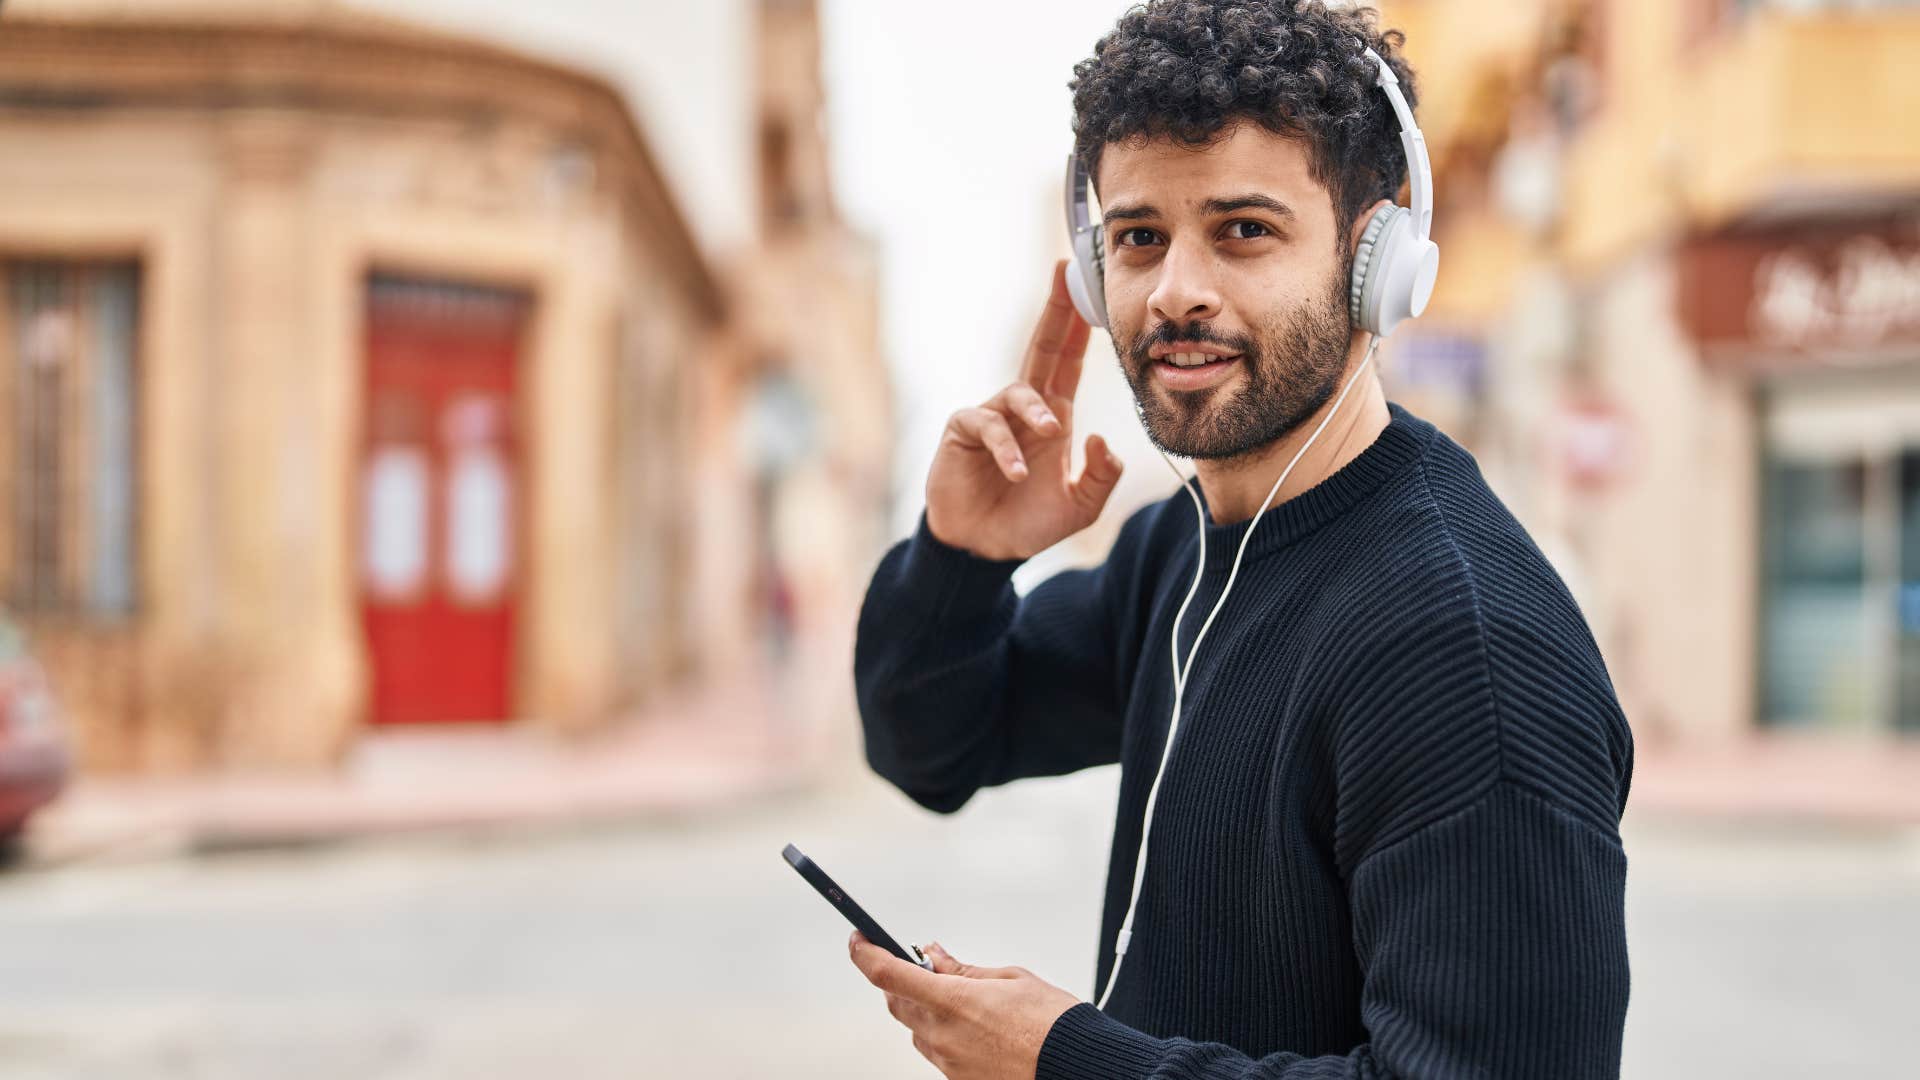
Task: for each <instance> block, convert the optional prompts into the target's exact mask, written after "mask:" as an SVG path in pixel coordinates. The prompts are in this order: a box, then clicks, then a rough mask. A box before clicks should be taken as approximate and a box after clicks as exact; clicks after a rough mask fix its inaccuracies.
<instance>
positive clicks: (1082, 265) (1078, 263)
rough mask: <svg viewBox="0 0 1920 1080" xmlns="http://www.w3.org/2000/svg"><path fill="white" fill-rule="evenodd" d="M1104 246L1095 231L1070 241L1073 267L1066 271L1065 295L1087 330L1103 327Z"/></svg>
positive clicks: (1105, 292)
mask: <svg viewBox="0 0 1920 1080" xmlns="http://www.w3.org/2000/svg"><path fill="white" fill-rule="evenodd" d="M1106 263H1107V260H1106V244H1105V243H1104V242H1103V238H1102V237H1101V235H1100V230H1099V229H1098V228H1097V227H1096V228H1092V229H1088V230H1087V231H1085V232H1082V233H1078V234H1076V235H1075V236H1074V238H1073V265H1072V266H1070V267H1068V268H1067V295H1068V296H1070V297H1072V298H1073V306H1074V310H1076V311H1078V312H1080V317H1081V318H1083V319H1085V320H1087V325H1088V326H1094V327H1101V328H1104V327H1105V326H1106V325H1107V282H1106V268H1107V267H1106Z"/></svg>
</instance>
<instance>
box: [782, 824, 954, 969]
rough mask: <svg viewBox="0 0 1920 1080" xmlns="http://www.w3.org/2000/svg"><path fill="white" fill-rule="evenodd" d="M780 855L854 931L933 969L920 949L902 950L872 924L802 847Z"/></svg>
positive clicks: (786, 848) (790, 845)
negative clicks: (806, 854)
mask: <svg viewBox="0 0 1920 1080" xmlns="http://www.w3.org/2000/svg"><path fill="white" fill-rule="evenodd" d="M780 855H781V857H782V858H784V859H786V860H787V865H788V866H791V867H793V868H794V869H795V870H797V871H799V873H800V876H801V877H803V878H806V879H807V884H809V885H812V886H813V887H814V889H815V890H816V891H818V892H819V893H820V895H821V896H824V897H826V898H827V903H829V904H832V905H833V906H834V908H835V910H837V911H839V912H840V914H842V915H845V916H846V917H847V921H848V922H850V923H852V924H853V928H854V929H855V930H858V931H860V933H861V935H862V936H864V937H865V938H866V939H867V940H868V941H871V942H873V943H874V944H875V945H878V946H880V947H881V948H883V949H885V950H887V951H888V952H890V953H892V954H893V955H895V956H897V957H899V958H900V959H902V960H905V961H906V962H907V963H909V964H918V965H919V966H921V967H923V968H926V969H927V970H928V971H932V970H933V961H931V960H929V959H927V958H926V956H925V954H923V953H921V951H920V946H918V945H913V944H909V945H908V946H907V947H906V948H901V947H900V943H899V942H897V941H895V940H894V939H893V935H892V934H889V933H887V932H886V931H885V930H882V929H880V924H879V923H877V922H874V921H873V916H871V915H868V914H867V912H866V909H864V908H862V907H861V906H860V905H859V904H856V903H854V901H853V897H851V896H848V895H847V891H846V890H845V889H842V888H841V887H840V886H839V885H837V884H835V883H834V880H833V879H832V878H830V877H828V876H827V872H826V871H825V870H822V869H820V866H819V864H818V863H816V862H814V861H813V860H812V859H809V858H807V857H806V856H805V855H802V854H800V849H799V848H797V847H794V846H793V845H792V844H788V845H787V846H786V847H785V848H783V849H782V850H781V852H780Z"/></svg>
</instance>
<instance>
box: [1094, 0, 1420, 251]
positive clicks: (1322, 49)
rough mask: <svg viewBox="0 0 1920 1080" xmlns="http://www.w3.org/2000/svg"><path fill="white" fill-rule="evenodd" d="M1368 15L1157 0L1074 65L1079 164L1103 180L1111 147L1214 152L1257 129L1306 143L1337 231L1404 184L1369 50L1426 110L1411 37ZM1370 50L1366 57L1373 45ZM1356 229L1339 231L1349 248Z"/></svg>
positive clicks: (1394, 125) (1395, 123)
mask: <svg viewBox="0 0 1920 1080" xmlns="http://www.w3.org/2000/svg"><path fill="white" fill-rule="evenodd" d="M1378 20H1379V13H1378V12H1376V11H1375V10H1374V9H1373V8H1370V7H1360V8H1330V7H1328V6H1327V5H1326V4H1325V3H1324V2H1323V0H1150V2H1148V3H1145V4H1139V5H1136V6H1134V7H1133V8H1131V9H1129V10H1128V11H1127V12H1126V14H1124V15H1122V16H1121V17H1120V21H1119V22H1118V23H1116V24H1115V25H1114V28H1113V30H1112V31H1111V32H1110V33H1108V34H1107V35H1106V36H1104V37H1102V38H1101V39H1100V40H1099V42H1098V43H1096V44H1095V45H1094V47H1093V55H1092V56H1089V57H1088V58H1086V59H1085V60H1082V61H1080V62H1079V63H1078V64H1075V65H1074V66H1073V81H1072V82H1070V83H1068V84H1067V85H1068V87H1069V88H1070V89H1071V90H1072V91H1073V135H1074V147H1073V149H1074V153H1076V154H1078V155H1079V156H1080V160H1081V161H1083V162H1085V163H1086V166H1087V172H1088V174H1089V175H1098V173H1097V170H1098V167H1099V165H1100V154H1101V152H1102V151H1103V150H1104V149H1105V148H1106V147H1107V145H1108V144H1110V143H1117V142H1123V141H1128V140H1140V139H1150V138H1154V137H1157V136H1161V135H1165V136H1168V137H1170V138H1172V139H1174V140H1175V141H1177V142H1180V143H1183V144H1186V145H1189V146H1194V147H1200V146H1206V145H1208V144H1210V143H1211V142H1213V141H1214V140H1215V139H1216V138H1217V137H1218V136H1220V134H1221V133H1222V131H1223V130H1224V129H1226V128H1228V127H1230V126H1231V125H1233V124H1235V123H1237V122H1239V121H1241V120H1245V119H1251V120H1253V121H1255V122H1257V123H1259V124H1260V125H1261V126H1262V127H1264V128H1266V129H1267V130H1269V131H1272V132H1274V133H1275V134H1278V135H1285V136H1289V137H1293V138H1300V139H1303V140H1304V141H1305V143H1306V146H1307V151H1308V162H1309V169H1310V171H1311V174H1312V176H1313V178H1314V179H1315V180H1318V181H1319V182H1320V183H1321V184H1322V185H1323V186H1324V187H1326V189H1327V191H1328V192H1329V193H1330V194H1331V195H1332V196H1333V207H1334V213H1335V214H1336V215H1337V220H1339V221H1340V222H1341V223H1343V224H1345V225H1348V226H1350V225H1352V223H1353V222H1354V220H1355V219H1356V218H1358V217H1359V215H1360V213H1361V211H1363V210H1365V209H1366V208H1367V207H1368V206H1371V205H1373V203H1374V202H1376V201H1377V200H1380V199H1389V200H1390V199H1392V198H1394V196H1395V195H1396V194H1397V193H1398V192H1399V190H1400V185H1401V183H1402V182H1403V181H1404V180H1405V179H1406V175H1407V160H1406V153H1405V151H1404V150H1403V149H1402V148H1401V146H1400V122H1399V120H1398V119H1397V118H1396V117H1395V116H1394V113H1393V107H1392V106H1391V105H1390V104H1389V103H1388V102H1387V99H1386V96H1385V95H1383V94H1381V93H1380V92H1379V90H1378V89H1377V88H1376V87H1375V82H1374V75H1375V72H1374V67H1373V64H1372V62H1371V61H1369V60H1367V59H1366V57H1365V55H1364V54H1363V52H1362V49H1363V47H1371V48H1372V49H1373V50H1374V51H1375V52H1377V53H1379V54H1380V56H1381V58H1382V59H1384V60H1385V61H1386V62H1387V63H1388V64H1389V65H1390V66H1391V67H1392V68H1393V71H1394V74H1395V75H1397V76H1398V77H1399V79H1400V90H1401V92H1402V93H1404V94H1405V95H1406V97H1407V104H1408V106H1409V107H1411V106H1414V105H1416V104H1417V103H1418V100H1419V98H1418V96H1417V94H1416V92H1415V89H1414V83H1413V71H1412V69H1411V68H1409V67H1407V63H1406V61H1405V60H1404V59H1403V58H1401V56H1400V49H1401V47H1402V46H1403V45H1404V44H1405V43H1406V35H1404V34H1402V33H1401V32H1400V31H1398V30H1387V31H1385V32H1382V31H1380V30H1378V29H1377V24H1378ZM1363 43H1364V46H1363ZM1346 235H1347V230H1346V229H1344V228H1343V229H1341V230H1340V237H1341V241H1342V247H1343V249H1344V248H1345V246H1346V243H1345V241H1346Z"/></svg>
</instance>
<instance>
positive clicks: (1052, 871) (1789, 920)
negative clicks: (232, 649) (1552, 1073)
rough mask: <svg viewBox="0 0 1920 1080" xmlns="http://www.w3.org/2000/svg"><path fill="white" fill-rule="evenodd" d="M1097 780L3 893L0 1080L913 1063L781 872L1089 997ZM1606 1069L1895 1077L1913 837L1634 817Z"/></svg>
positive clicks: (421, 1077)
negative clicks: (1622, 956) (788, 863)
mask: <svg viewBox="0 0 1920 1080" xmlns="http://www.w3.org/2000/svg"><path fill="white" fill-rule="evenodd" d="M1113 783H1114V774H1113V773H1112V772H1110V771H1106V772H1097V773H1092V774H1086V775H1082V776H1079V777H1072V778H1066V779H1062V780H1050V781H1032V782H1028V783H1026V784H1022V785H1015V786H1014V787H1012V788H1009V789H1007V790H1004V791H998V792H986V793H983V794H982V795H981V796H980V797H978V798H977V799H976V800H975V801H974V803H972V804H970V805H969V806H968V807H967V808H966V809H965V810H964V811H962V812H961V813H960V814H959V815H957V816H955V817H952V818H939V817H935V816H932V815H928V814H924V813H922V812H920V811H918V810H917V809H915V808H913V807H912V806H911V805H910V804H908V803H907V802H906V801H905V800H904V799H901V798H900V797H899V796H897V795H895V794H893V793H892V792H890V791H889V790H886V789H884V788H882V787H881V786H880V785H879V784H878V783H877V782H873V781H870V780H866V779H861V778H853V779H851V780H849V781H848V782H844V783H840V784H836V785H834V786H832V787H831V788H829V789H828V790H826V791H823V792H821V793H818V794H815V795H810V796H806V797H803V798H794V799H789V800H786V801H783V802H780V803H778V804H774V805H769V806H763V807H760V808H757V809H754V810H750V811H741V812H738V813H735V814H732V815H729V816H726V817H722V818H715V819H710V820H701V821H688V822H679V823H672V822H669V823H661V822H655V823H651V824H647V825H632V826H623V827H619V828H602V829H594V830H585V831H574V832H570V833H565V834H554V833H551V832H547V833H529V834H523V835H509V836H493V837H490V838H487V839H484V840H473V839H466V840H460V839H445V838H441V839H426V838H420V839H409V840H403V841H386V842H380V843H376V844H363V845H357V846H352V847H341V848H331V849H324V850H310V851H293V852H272V853H258V854H246V855H226V856H221V857H217V858H203V859H175V860H154V861H147V862H137V863H125V862H122V863H117V864H108V865H100V864H96V865H80V866H72V867H67V868H62V869H56V870H44V871H32V870H30V871H27V872H24V873H16V874H13V875H10V876H7V877H4V878H0V1076H5V1077H8V1078H10V1080H11V1078H20V1080H41V1078H53V1077H59V1078H61V1080H69V1078H79V1080H89V1078H95V1077H100V1078H106V1077H112V1078H121V1077H142V1078H146V1077H157V1078H165V1080H172V1078H193V1080H199V1078H206V1080H230V1078H231V1080H239V1078H246V1080H254V1078H259V1077H275V1078H282V1077H285V1078H304V1077H315V1078H320V1077H324V1078H326V1080H337V1078H339V1077H343V1076H351V1077H356V1078H364V1080H400V1078H406V1080H440V1078H447V1080H452V1078H460V1080H472V1078H493V1077H498V1078H503V1080H505V1078H515V1080H518V1078H539V1080H546V1078H551V1077H567V1078H577V1080H591V1078H597V1077H621V1078H632V1077H672V1078H681V1077H699V1078H707V1077H714V1078H731V1077H773V1076H778V1077H844V1078H853V1080H861V1078H868V1077H874V1078H877V1077H916V1076H933V1075H935V1074H933V1072H932V1070H931V1069H930V1068H929V1067H928V1066H926V1065H925V1064H924V1063H923V1062H922V1061H921V1060H920V1059H919V1057H918V1055H916V1054H915V1053H914V1052H913V1050H912V1048H911V1046H910V1045H909V1044H908V1041H907V1036H906V1034H905V1032H904V1030H903V1029H900V1028H898V1027H897V1026H896V1025H895V1024H894V1022H893V1020H892V1019H891V1018H890V1017H889V1016H888V1015H887V1013H886V1010H885V1008H884V1006H883V1005H882V1004H881V1002H880V1000H879V998H878V995H877V994H876V993H875V992H873V991H872V990H871V989H870V988H869V987H867V986H866V984H865V983H864V982H862V981H861V980H860V979H859V977H858V975H857V973H856V972H854V971H853V970H852V968H851V967H850V966H849V965H848V964H847V961H846V953H845V937H846V934H845V930H844V928H843V925H842V924H841V923H840V922H839V921H838V918H837V916H835V915H834V914H833V913H832V912H831V911H830V910H829V909H828V908H827V907H826V905H824V904H823V903H821V902H820V901H818V900H817V899H815V898H814V897H812V896H811V894H810V893H809V892H808V891H807V890H806V888H805V886H804V885H803V884H802V883H801V882H800V881H799V880H798V879H797V878H796V877H794V875H793V874H792V872H791V871H789V870H788V869H787V868H786V867H785V865H784V864H782V862H781V861H780V858H779V849H780V847H781V845H782V844H783V843H785V842H787V841H788V840H792V841H795V842H797V843H798V844H799V845H800V846H801V847H802V848H803V849H805V850H807V851H808V852H809V853H810V854H813V855H815V856H817V857H818V858H819V859H820V861H821V862H822V863H823V864H824V865H826V866H828V867H829V868H830V869H831V870H832V871H833V872H834V873H835V874H836V875H837V876H839V877H840V878H841V880H842V882H843V884H846V885H847V886H848V887H849V888H850V889H851V890H853V891H854V892H855V893H856V895H858V896H859V897H860V898H861V899H862V900H863V901H864V902H866V903H867V904H868V906H869V907H870V909H871V910H872V911H874V913H875V914H876V915H877V916H878V917H880V919H881V920H882V921H883V922H884V923H885V924H887V925H888V926H889V927H892V928H894V929H895V932H896V933H898V934H899V935H900V936H902V937H904V938H907V939H911V940H920V941H924V940H927V939H928V938H929V937H932V936H936V935H937V936H938V937H939V938H940V939H941V940H942V941H943V942H944V943H946V944H947V945H948V946H949V947H950V949H952V951H953V952H955V953H956V954H957V955H959V956H961V957H962V958H963V959H970V960H978V961H981V962H986V963H1018V964H1023V965H1025V966H1027V967H1030V968H1032V969H1034V970H1035V971H1037V972H1039V973H1040V974H1042V975H1044V976H1046V977H1048V978H1050V979H1052V980H1053V981H1055V982H1058V983H1060V984H1062V985H1064V986H1066V987H1068V988H1069V989H1072V990H1074V991H1076V992H1078V993H1080V994H1082V995H1089V994H1090V993H1091V989H1092V988H1091V986H1090V985H1089V984H1090V983H1091V981H1092V968H1093V950H1094V941H1093V933H1094V925H1095V915H1096V907H1097V902H1098V895H1097V894H1098V889H1099V881H1100V874H1101V872H1102V867H1103V864H1104V848H1105V845H1106V842H1107V840H1108V837H1109V834H1110V830H1111V821H1110V818H1109V813H1110V810H1109V807H1110V805H1111V799H1112V795H1113ZM1628 846H1629V852H1630V855H1631V858H1632V869H1631V881H1632V897H1631V906H1630V911H1629V918H1630V926H1631V935H1632V938H1631V940H1632V947H1633V960H1634V1007H1633V1014H1632V1017H1631V1019H1630V1022H1629V1032H1628V1047H1627V1063H1626V1075H1627V1076H1629V1077H1676V1078H1678V1077H1687V1078H1697V1077H1741V1078H1743V1080H1745V1078H1754V1077H1799V1076H1806V1075H1814V1074H1820V1075H1837V1074H1842V1073H1843V1072H1846V1071H1849V1070H1851V1071H1853V1072H1854V1074H1856V1075H1863V1076H1878V1075H1892V1074H1893V1069H1892V1065H1891V1063H1892V1062H1895V1061H1902V1060H1903V1061H1906V1062H1908V1063H1911V1061H1913V1060H1914V1053H1915V1051H1914V1047H1915V1040H1914V1038H1913V1036H1912V1035H1911V1034H1910V1033H1911V1032H1912V1031H1913V1030H1914V1029H1915V1025H1914V1021H1915V1019H1916V1016H1915V1013H1916V1009H1917V1008H1920V992H1916V989H1915V975H1914V973H1915V972H1916V971H1920V918H1917V917H1916V913H1917V912H1920V839H1916V837H1915V835H1914V834H1912V833H1910V832H1901V831H1885V832H1870V831H1820V830H1784V829H1773V830H1767V831H1755V830H1751V829H1748V830H1714V829H1704V828H1699V827H1690V828H1681V827H1677V826H1672V825H1665V824H1657V823H1650V822H1633V823H1631V825H1630V829H1629V834H1628Z"/></svg>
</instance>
